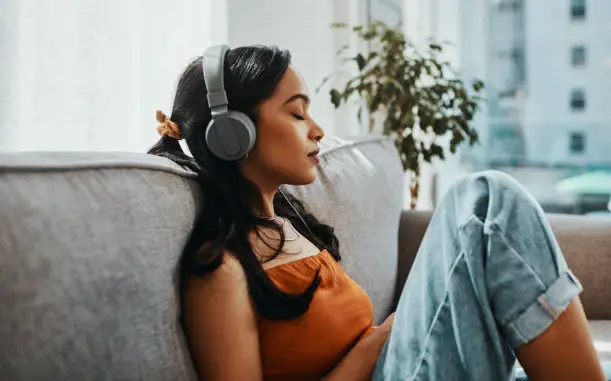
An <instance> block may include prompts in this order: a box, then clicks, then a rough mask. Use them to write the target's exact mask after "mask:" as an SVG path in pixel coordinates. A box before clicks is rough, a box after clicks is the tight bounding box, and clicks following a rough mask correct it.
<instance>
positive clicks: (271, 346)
mask: <svg viewBox="0 0 611 381" xmlns="http://www.w3.org/2000/svg"><path fill="white" fill-rule="evenodd" d="M319 267H320V268H321V270H320V277H321V282H320V284H319V286H318V288H317V289H316V291H314V296H313V298H312V301H311V303H310V307H309V309H308V310H307V311H306V312H305V313H304V314H303V315H301V316H299V317H297V318H294V319H290V320H268V319H260V320H259V345H260V351H261V360H262V366H263V377H264V379H265V380H266V381H280V380H292V381H313V380H320V379H321V378H322V377H323V376H324V375H325V374H326V373H328V372H329V371H331V370H332V369H333V368H334V367H335V365H337V364H338V363H339V362H340V361H341V360H342V358H344V356H345V355H346V354H347V353H348V351H349V350H350V349H351V348H352V346H353V345H354V344H355V343H356V342H357V341H358V340H360V339H361V338H363V337H365V336H367V335H368V334H370V333H371V332H372V331H373V330H374V329H375V328H377V327H376V326H372V323H373V305H372V304H371V300H370V299H369V297H368V296H367V294H366V293H365V291H364V290H363V289H362V288H361V287H360V286H359V285H358V284H356V282H354V281H353V280H352V279H351V278H350V277H349V276H348V275H347V274H346V273H345V272H344V270H343V269H342V268H341V267H340V266H339V264H338V263H337V262H336V261H335V259H334V258H333V257H332V256H331V253H329V252H328V251H327V250H323V251H321V252H320V253H319V254H316V255H313V256H310V257H305V258H302V259H299V260H296V261H293V262H289V263H284V264H281V265H278V266H276V267H272V268H270V269H268V270H266V273H267V274H268V276H269V277H270V279H271V280H272V281H273V282H274V283H275V284H276V285H278V287H280V289H282V290H283V291H285V292H289V293H301V292H303V291H304V290H305V289H306V288H307V286H308V285H309V284H310V282H311V281H312V279H313V276H314V273H315V272H316V270H317V269H318V268H319Z"/></svg>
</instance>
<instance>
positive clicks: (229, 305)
mask: <svg viewBox="0 0 611 381" xmlns="http://www.w3.org/2000/svg"><path fill="white" fill-rule="evenodd" d="M223 58H224V59H225V61H224V62H223V61H222V59H223ZM220 62H222V66H221V68H220V73H222V74H223V75H224V83H223V81H222V80H221V81H220V83H221V85H222V87H223V88H224V89H225V90H226V96H227V102H228V108H229V110H234V111H236V112H242V113H244V114H245V115H246V117H248V119H249V120H251V121H252V122H253V123H254V125H253V128H254V130H256V131H254V132H253V131H250V132H247V133H246V135H244V136H247V138H246V139H250V138H255V135H256V138H255V139H254V140H253V142H254V145H252V147H251V146H248V144H246V146H247V147H246V148H244V147H241V148H240V149H243V150H244V152H247V154H243V155H241V157H239V159H238V160H235V158H234V159H230V160H226V159H227V158H225V159H223V158H221V157H222V156H223V154H222V153H219V147H218V144H219V143H218V141H215V140H214V139H212V136H214V135H215V132H214V131H212V132H211V131H209V130H210V128H208V127H207V126H208V125H209V123H210V122H211V118H212V114H214V115H215V118H216V117H217V116H218V115H219V112H220V113H223V112H224V111H222V112H221V111H219V110H220V109H221V108H222V107H224V106H223V102H222V101H218V99H221V98H223V97H222V96H221V98H218V96H219V94H221V95H222V92H218V91H217V90H219V89H213V90H210V89H208V90H207V89H206V84H208V85H209V86H210V83H211V82H215V81H216V82H217V83H216V84H215V86H216V87H219V83H218V81H217V80H214V79H210V77H211V76H212V75H213V74H211V73H210V72H209V71H214V69H210V70H209V69H208V68H206V69H203V68H202V58H201V57H200V58H198V59H196V60H194V61H193V62H192V63H191V64H190V65H189V66H188V67H187V69H186V71H185V72H184V73H183V74H182V76H181V78H180V81H179V83H178V87H177V91H176V96H175V100H174V106H173V109H172V113H171V115H170V116H169V117H168V116H166V115H164V114H163V113H161V112H158V114H157V119H158V121H159V122H160V124H159V126H158V131H159V132H160V134H161V135H163V136H162V138H161V140H160V141H159V142H158V143H157V144H156V145H155V146H154V147H153V148H151V150H150V151H149V152H150V153H152V154H156V155H161V156H165V157H168V158H170V159H172V160H174V161H176V162H177V163H179V164H181V165H185V166H188V167H189V168H191V169H193V170H194V171H196V172H197V173H198V174H199V182H200V183H201V189H202V192H203V199H204V200H205V203H204V208H203V212H202V214H201V216H200V217H199V221H198V223H197V225H196V227H195V229H194V231H193V234H192V237H191V239H190V241H189V243H188V245H187V246H186V248H185V251H184V254H183V257H182V259H181V263H180V274H181V281H182V282H181V292H182V294H181V295H182V302H183V316H182V318H183V319H182V321H183V324H184V329H185V332H186V335H187V339H188V342H189V345H190V349H191V353H192V356H193V360H194V363H195V365H196V368H197V370H198V373H199V375H200V376H201V377H202V378H203V379H205V380H207V381H213V380H240V381H242V380H329V381H331V380H350V381H354V380H369V379H373V380H444V381H447V380H510V379H512V377H513V367H514V363H515V357H514V354H515V355H517V358H518V359H519V361H520V362H521V364H522V365H523V366H524V368H525V370H526V373H527V374H528V375H529V377H530V379H531V380H535V381H536V380H555V381H557V380H603V379H604V375H603V372H602V370H601V367H600V364H599V362H598V360H597V357H596V354H595V351H594V348H593V344H592V340H591V337H590V334H589V331H588V328H587V323H586V318H585V316H584V313H583V309H582V307H581V304H580V302H579V299H578V296H577V295H578V294H579V292H580V291H581V285H580V284H579V282H578V281H577V280H576V279H575V277H574V276H573V275H572V274H571V272H570V271H569V269H568V268H567V265H566V263H565V261H564V259H563V257H562V254H561V253H560V250H559V249H558V247H557V244H556V242H555V239H554V237H553V235H552V233H551V231H550V229H549V227H548V225H547V223H546V222H545V217H544V216H543V214H542V211H541V209H540V208H539V207H538V206H537V205H536V203H535V201H533V200H532V198H531V197H530V196H529V195H528V194H526V192H525V191H524V190H523V189H522V188H521V187H520V186H519V185H518V184H517V183H516V182H515V181H513V180H511V179H510V178H508V177H507V176H505V175H502V174H501V173H498V172H486V173H479V174H475V175H472V176H469V177H468V178H467V179H465V180H462V181H460V182H459V184H457V185H456V186H455V187H454V188H453V189H452V190H451V191H450V192H449V194H448V195H447V196H446V197H445V199H444V200H443V202H442V203H441V204H440V205H439V207H438V208H437V210H436V213H435V215H434V217H433V219H432V221H431V224H430V227H429V229H428V231H427V234H426V236H425V238H424V240H423V242H422V246H421V249H420V251H419V254H418V257H417V259H416V262H415V263H414V266H413V269H412V272H411V274H410V276H409V279H408V281H407V282H406V284H405V288H404V291H403V294H402V296H401V300H400V302H399V305H398V308H397V311H396V313H395V314H393V315H391V316H390V317H389V318H388V319H386V321H384V322H383V323H382V324H381V325H380V326H377V327H374V326H372V320H373V311H372V306H371V302H370V301H369V299H368V297H367V295H366V294H365V293H364V291H363V290H362V289H361V288H360V287H359V286H358V285H356V284H355V283H354V282H353V281H352V280H351V279H350V278H349V277H348V276H347V275H346V274H345V273H344V272H343V271H342V269H341V268H340V267H339V264H338V261H339V260H340V253H339V245H338V240H337V238H336V236H335V234H334V231H333V229H332V228H331V227H330V226H328V225H326V224H324V223H323V222H321V221H319V220H317V219H316V217H315V216H313V215H312V214H311V213H309V212H308V211H307V209H306V208H305V206H304V205H303V204H302V203H301V202H299V200H297V199H295V198H294V197H293V196H290V195H284V193H282V192H281V191H279V190H280V187H281V186H282V185H283V184H293V185H304V184H309V183H311V182H313V181H314V180H315V178H316V173H317V170H316V165H317V164H318V160H317V158H316V154H317V152H318V143H319V141H320V140H321V139H322V138H323V136H324V132H323V130H322V128H321V127H320V126H319V125H317V124H316V122H315V121H314V120H313V119H312V116H311V115H310V114H309V105H310V98H309V96H308V89H307V86H306V84H305V83H304V81H303V78H302V77H301V76H300V75H299V73H298V72H297V70H296V69H295V68H294V67H293V66H292V65H291V63H290V54H289V53H288V52H287V51H283V50H279V49H277V48H275V47H263V46H251V47H242V48H237V49H233V50H229V51H228V53H226V55H225V53H224V52H223V54H222V57H221V61H220ZM204 72H205V73H204ZM217 74H218V73H217ZM215 75H216V74H215ZM207 93H213V94H212V95H210V94H209V95H208V96H206V95H207ZM223 99H224V98H223ZM209 102H215V104H214V105H213V106H214V107H213V110H212V111H211V108H210V105H209ZM217 103H218V104H221V106H218V104H217ZM219 107H221V108H219ZM215 120H216V119H215ZM240 123H242V122H240ZM217 127H218V126H217ZM223 131H224V130H223ZM245 131H246V130H245ZM216 133H218V131H216ZM250 134H253V135H252V136H250ZM182 138H185V139H186V143H187V145H188V147H189V150H190V152H191V153H192V156H193V157H192V158H191V157H190V156H187V155H186V154H185V153H183V151H182V149H181V147H180V145H179V143H178V140H179V139H182Z"/></svg>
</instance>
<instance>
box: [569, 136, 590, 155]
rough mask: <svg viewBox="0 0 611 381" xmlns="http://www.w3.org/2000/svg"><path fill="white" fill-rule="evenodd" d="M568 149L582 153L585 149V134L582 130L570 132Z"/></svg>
mask: <svg viewBox="0 0 611 381" xmlns="http://www.w3.org/2000/svg"><path fill="white" fill-rule="evenodd" d="M569 149H570V151H571V153H583V152H584V151H585V150H586V136H585V134H584V133H583V132H571V138H570V141H569Z"/></svg>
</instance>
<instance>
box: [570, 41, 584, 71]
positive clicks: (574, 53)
mask: <svg viewBox="0 0 611 381" xmlns="http://www.w3.org/2000/svg"><path fill="white" fill-rule="evenodd" d="M585 64H586V48H585V46H581V45H577V46H573V48H572V49H571V65H573V66H584V65H585Z"/></svg>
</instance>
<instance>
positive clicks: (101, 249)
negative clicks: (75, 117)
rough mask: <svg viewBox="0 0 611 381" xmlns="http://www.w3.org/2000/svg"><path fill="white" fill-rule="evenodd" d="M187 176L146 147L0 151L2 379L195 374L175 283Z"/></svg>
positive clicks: (187, 205) (190, 197)
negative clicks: (140, 151)
mask: <svg viewBox="0 0 611 381" xmlns="http://www.w3.org/2000/svg"><path fill="white" fill-rule="evenodd" d="M177 174H180V175H181V176H177ZM188 177H189V174H188V173H187V172H185V171H183V170H181V169H180V168H179V167H178V166H175V165H173V164H172V163H170V162H169V161H167V160H165V159H162V158H157V157H150V156H146V155H137V154H113V153H93V152H84V153H23V154H0V321H1V322H2V324H0V337H2V340H1V341H0V379H3V380H29V381H37V380H41V381H42V380H90V379H95V380H195V379H196V378H195V376H194V373H193V370H192V366H191V363H190V361H189V357H188V352H187V351H186V346H185V345H184V342H183V338H182V336H181V335H180V329H179V328H178V323H177V316H178V314H177V305H178V299H177V294H176V288H175V287H174V283H173V276H174V269H175V267H176V263H177V259H178V256H179V254H180V252H181V250H182V247H183V245H184V243H185V241H186V239H187V236H188V234H189V233H190V231H191V229H192V227H193V221H194V218H195V215H196V213H197V210H198V204H199V200H198V199H197V196H196V195H197V194H198V192H195V191H194V190H195V189H196V186H197V185H196V184H195V182H193V181H191V180H189V178H188Z"/></svg>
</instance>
